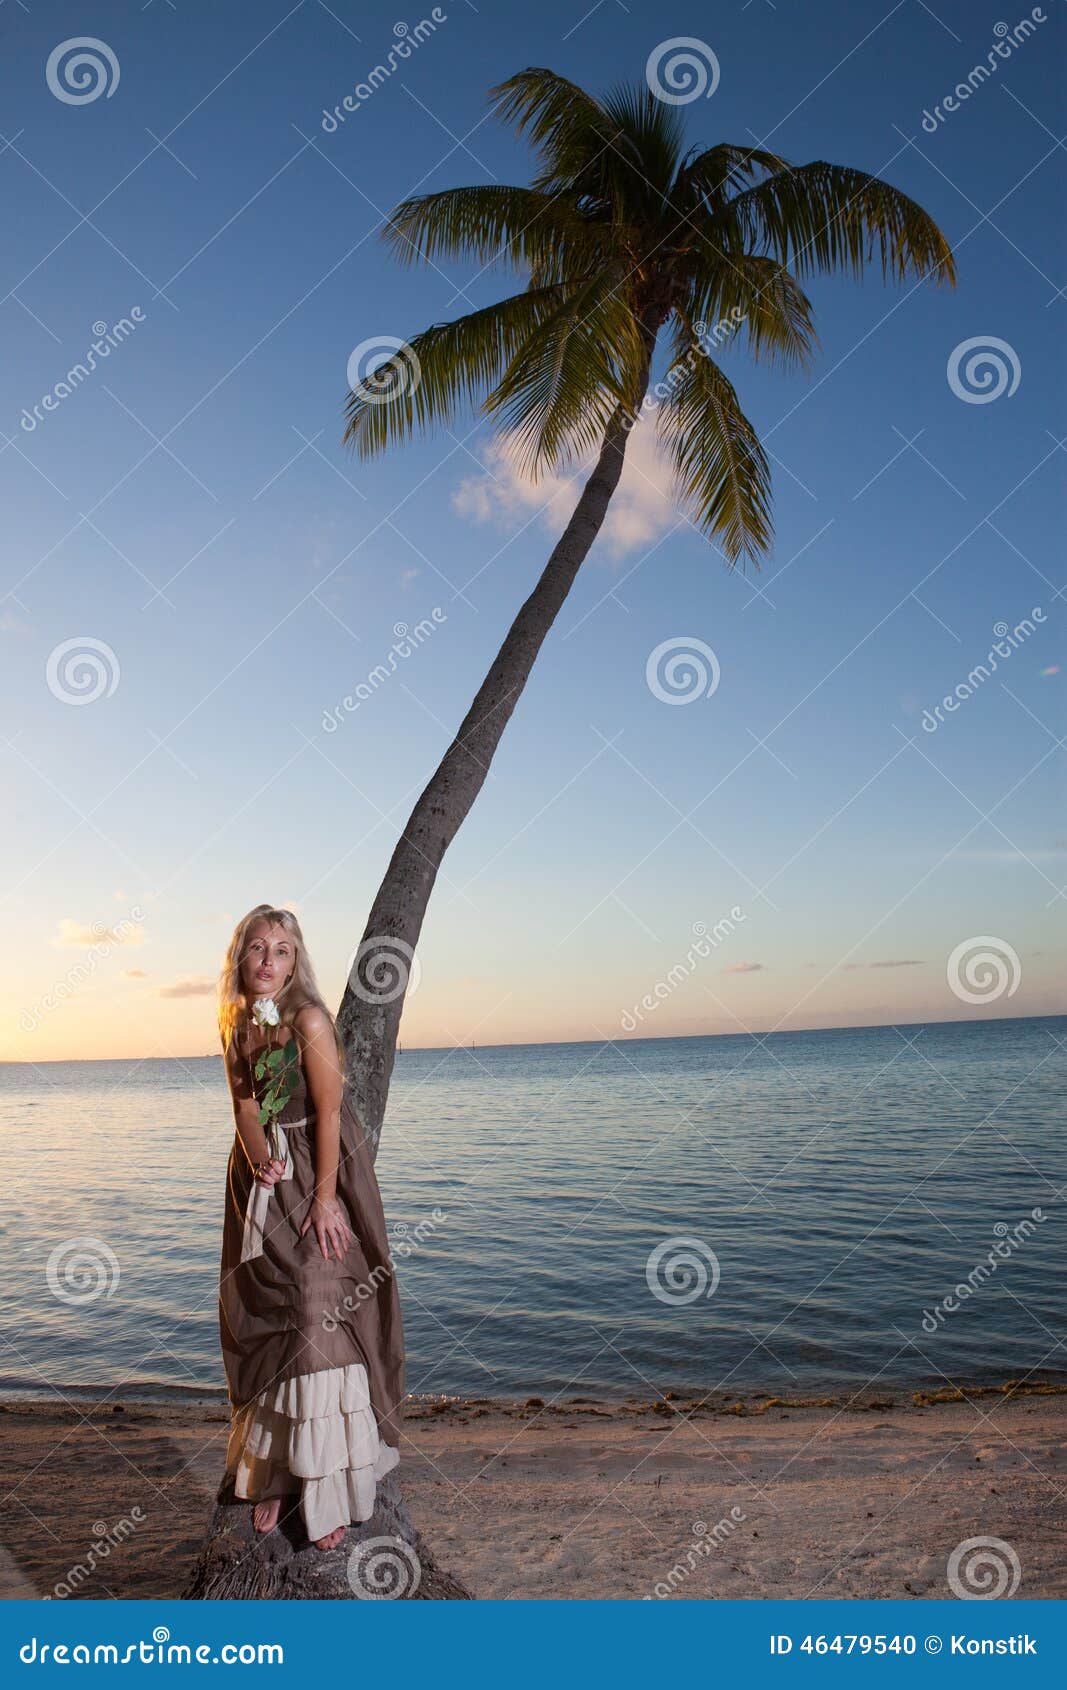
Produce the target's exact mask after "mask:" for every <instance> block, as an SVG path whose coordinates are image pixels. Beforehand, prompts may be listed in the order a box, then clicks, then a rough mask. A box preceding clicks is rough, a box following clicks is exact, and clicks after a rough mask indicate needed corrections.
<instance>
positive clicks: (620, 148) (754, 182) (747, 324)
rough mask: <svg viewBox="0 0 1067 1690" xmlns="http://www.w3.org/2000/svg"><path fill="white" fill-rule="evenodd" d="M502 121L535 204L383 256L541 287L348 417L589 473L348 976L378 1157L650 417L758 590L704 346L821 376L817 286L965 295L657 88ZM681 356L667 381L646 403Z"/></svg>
mask: <svg viewBox="0 0 1067 1690" xmlns="http://www.w3.org/2000/svg"><path fill="white" fill-rule="evenodd" d="M492 98H493V100H494V102H495V107H496V111H497V114H498V115H499V116H500V117H502V118H504V119H506V120H511V121H513V122H514V123H515V125H516V126H517V128H518V130H519V131H520V133H522V134H524V135H526V136H527V137H528V138H529V139H530V141H531V142H532V143H533V144H534V146H535V147H536V148H537V149H538V153H539V158H538V167H537V173H536V175H535V177H534V180H533V182H532V183H531V185H530V186H529V187H527V188H514V187H500V186H493V187H474V188H452V189H448V190H446V191H444V192H441V193H431V194H420V195H418V196H417V197H415V198H413V199H407V200H404V201H402V203H401V204H400V205H398V206H397V208H396V210H395V211H394V212H393V214H392V216H391V217H390V219H389V220H388V223H387V224H386V227H385V230H384V234H385V237H386V238H387V240H388V241H389V243H390V244H391V245H392V247H393V250H394V251H395V252H396V254H397V255H398V256H399V257H400V258H401V259H402V260H404V261H406V262H412V263H413V262H416V261H419V260H423V261H434V262H436V261H438V260H442V259H443V260H447V259H452V258H457V257H459V256H460V255H469V256H470V257H472V258H473V259H474V260H475V261H477V262H478V263H480V264H481V265H482V266H484V267H489V266H490V265H493V264H501V265H504V266H507V267H510V268H511V269H513V270H516V271H518V272H519V273H520V275H521V276H522V277H524V279H525V286H524V287H523V289H522V291H521V292H519V293H513V294H511V295H509V297H508V298H506V299H503V300H501V301H500V302H499V303H498V304H495V305H489V306H486V307H485V309H484V310H480V311H473V312H471V313H470V314H469V315H468V316H465V317H460V318H458V319H457V320H456V321H455V322H450V323H434V324H432V325H431V326H430V327H429V328H428V329H424V330H423V332H422V333H421V334H418V335H416V336H415V337H414V338H413V339H412V340H411V341H410V342H409V343H407V344H406V345H405V346H403V347H402V348H401V349H400V350H399V351H398V352H397V353H396V354H395V355H394V356H392V357H390V358H388V359H386V360H385V361H384V362H383V363H381V364H379V365H378V367H377V368H376V369H375V370H374V371H373V373H372V374H371V375H370V376H369V377H368V378H367V379H366V380H365V381H363V382H362V384H361V385H360V386H359V387H357V388H356V389H354V390H353V391H352V392H351V393H350V395H349V398H348V404H347V426H346V429H345V439H346V440H347V441H348V442H349V443H350V444H351V445H352V446H353V447H354V448H355V449H356V450H357V451H358V452H359V453H360V454H362V455H363V456H364V457H370V456H372V455H373V454H375V453H379V452H382V451H384V450H385V449H386V448H387V447H388V446H391V445H394V444H397V443H399V442H401V441H404V440H407V439H408V438H410V437H411V436H412V435H413V434H414V433H415V432H416V430H421V429H424V428H428V427H432V426H434V425H446V424H450V423H451V422H452V421H453V419H454V418H455V416H456V413H457V412H458V411H459V410H460V408H461V407H465V406H468V405H470V404H472V403H478V402H480V404H481V409H482V412H483V414H484V415H485V416H486V417H487V418H488V419H489V420H490V421H491V422H492V423H493V424H494V425H495V426H496V427H497V428H498V429H500V430H501V431H503V432H504V433H505V434H506V435H507V436H508V437H509V440H510V442H511V446H512V449H513V451H514V453H515V454H516V457H517V460H518V463H519V466H520V467H521V468H524V469H525V470H527V471H528V472H530V473H531V474H532V475H535V476H536V475H537V474H539V473H540V472H542V471H544V470H547V469H554V468H558V467H560V466H561V465H567V464H573V463H574V462H575V461H576V460H577V461H579V462H580V461H582V460H583V459H585V458H587V457H589V456H591V455H592V454H593V453H596V461H595V464H594V466H593V468H592V471H591V473H590V474H589V477H588V479H587V481H586V483H585V486H584V488H583V490H582V494H581V497H580V498H579V500H578V504H577V507H576V509H575V511H574V514H573V516H572V517H571V519H570V521H569V522H568V524H567V526H566V528H565V529H564V531H563V533H562V534H561V536H560V538H559V540H558V541H557V543H556V546H555V547H554V549H553V551H552V555H551V556H550V558H549V560H548V563H547V564H546V565H545V569H544V572H543V573H542V575H541V577H540V579H539V581H538V582H537V585H536V586H535V588H534V590H533V592H532V593H531V594H530V596H529V598H528V599H527V600H526V602H525V604H524V605H523V606H522V608H521V609H520V610H519V613H518V615H517V616H516V617H515V620H514V622H513V623H512V625H511V627H510V629H509V630H508V633H507V636H506V638H505V640H504V643H503V645H502V646H501V648H500V651H499V652H498V654H497V657H496V659H495V661H494V663H493V665H492V667H491V668H490V670H489V673H488V674H487V675H486V677H485V680H484V681H483V682H482V685H481V687H480V688H479V690H478V693H477V695H476V697H475V699H474V702H473V703H472V705H471V707H470V709H469V710H468V712H467V715H466V716H465V718H464V720H463V722H462V724H461V726H460V728H459V731H458V733H457V734H456V737H455V739H454V740H453V741H452V743H451V745H450V746H449V748H448V750H447V751H446V752H445V754H444V756H443V758H442V759H441V762H440V764H439V765H438V767H437V770H436V771H435V773H434V774H433V776H432V778H431V779H430V781H429V783H428V784H427V786H426V787H425V789H424V790H423V792H422V794H421V796H420V797H419V799H418V802H417V803H416V805H415V807H414V809H413V810H412V812H411V815H410V817H409V819H408V823H407V826H406V827H405V828H404V832H403V834H402V836H401V838H400V841H399V843H398V844H397V847H396V849H395V851H394V852H393V856H392V860H391V861H390V863H389V867H388V870H387V872H386V875H385V878H384V880H383V881H382V884H381V887H380V888H379V891H378V895H377V897H376V898H375V901H374V905H373V908H372V910H371V914H370V918H369V920H368V923H367V926H366V929H365V931H364V936H363V941H362V944H361V945H360V948H359V952H358V953H357V955H358V958H359V960H358V962H357V964H356V965H355V966H354V967H353V969H352V971H351V972H350V976H349V982H348V986H347V988H346V990H345V994H344V998H343V1000H342V1003H341V1006H340V1010H339V1012H338V1021H339V1026H340V1029H341V1032H342V1036H343V1037H344V1040H345V1045H346V1049H347V1051H348V1053H349V1056H350V1058H351V1062H350V1067H351V1071H352V1073H353V1076H354V1078H353V1081H352V1084H351V1090H350V1096H351V1101H352V1103H353V1105H354V1107H355V1109H356V1113H357V1115H358V1116H359V1117H360V1118H361V1119H362V1121H363V1123H364V1126H365V1130H366V1133H367V1136H368V1139H369V1140H370V1142H371V1146H372V1150H375V1151H376V1149H377V1145H378V1141H379V1137H380V1133H381V1126H382V1119H383V1116H384V1113H385V1104H386V1098H387V1095H388V1089H389V1080H390V1076H391V1073H392V1067H393V1060H394V1052H395V1046H396V1038H397V1032H398V1029H399V1025H400V1016H401V1011H402V1009H403V1003H404V994H405V991H406V989H407V971H408V964H409V962H410V958H411V956H412V953H413V952H414V949H415V946H416V944H417V943H418V939H419V934H420V932H421V930H422V923H423V918H424V916H425V913H426V906H427V903H428V901H429V897H430V893H431V891H432V890H433V885H434V880H435V879H436V876H437V872H438V869H439V868H440V866H441V862H442V859H443V857H444V854H445V852H446V851H447V849H448V846H449V845H450V843H451V841H452V839H453V838H454V837H455V834H456V832H457V830H458V828H459V827H460V824H461V823H462V822H463V820H464V819H465V817H466V816H467V814H468V812H469V810H470V808H471V806H472V804H473V803H474V800H475V798H476V797H477V796H478V793H479V791H480V790H481V787H482V784H483V782H484V780H485V778H486V775H487V774H488V771H489V765H490V762H491V761H492V758H493V754H494V752H495V751H496V748H497V745H498V744H499V741H500V736H501V734H502V733H503V731H504V729H505V727H506V726H507V723H508V720H509V718H510V716H511V713H512V711H513V710H514V709H515V706H516V704H517V703H518V700H519V697H520V695H521V693H522V690H523V687H524V686H525V685H526V681H527V679H528V678H529V674H530V671H531V669H532V667H533V664H534V661H535V659H536V657H537V654H538V652H539V651H540V649H541V646H542V645H543V643H544V640H545V637H546V635H547V634H548V631H549V629H550V628H551V627H552V624H553V622H554V621H555V618H556V616H557V615H558V614H559V610H560V608H561V606H562V604H563V602H564V600H565V599H566V597H567V594H568V593H569V591H570V589H571V586H572V585H573V583H574V578H575V576H576V575H577V573H578V570H579V569H580V567H581V565H582V563H583V562H584V560H585V557H586V555H587V553H588V551H589V548H590V547H591V546H592V544H593V542H594V540H595V539H596V537H597V535H598V533H599V532H600V528H601V526H602V524H603V522H604V518H605V515H606V513H607V509H608V504H609V501H610V499H611V496H612V494H613V493H614V491H615V489H616V487H617V486H618V483H619V477H620V475H621V473H622V467H623V458H624V454H625V451H626V445H627V440H628V437H629V433H630V430H631V428H632V427H633V425H634V423H635V421H636V420H637V419H638V418H639V417H640V416H641V414H642V413H643V412H648V411H650V410H651V411H652V413H653V414H654V418H655V423H656V426H657V429H658V434H659V439H660V441H661V442H662V446H663V448H664V451H665V452H666V454H667V455H668V457H669V460H670V463H671V464H672V466H673V470H674V474H675V482H676V492H677V496H678V499H679V501H680V503H681V504H682V506H683V508H684V509H686V510H687V511H688V512H689V514H690V516H691V518H692V520H693V522H694V523H695V524H696V525H697V526H698V527H699V528H700V529H701V530H702V531H703V532H704V533H705V534H706V535H707V536H708V538H709V540H711V541H712V542H714V543H717V544H718V546H719V547H720V549H721V552H722V554H723V556H724V558H725V561H726V563H727V565H728V566H729V567H732V566H734V565H736V564H737V563H742V564H743V563H744V562H745V561H746V560H750V561H752V563H753V564H754V565H756V566H758V561H759V558H760V556H761V554H762V553H764V552H765V551H766V549H767V547H768V545H769V543H770V539H771V532H772V529H771V517H770V503H771V492H770V471H769V467H768V464H767V458H766V454H765V453H764V451H763V448H762V446H761V445H760V442H759V438H758V436H757V434H756V431H755V429H754V428H753V426H752V424H751V423H750V422H749V421H748V419H747V417H746V416H745V414H744V412H743V410H742V409H741V403H740V401H739V399H738V396H737V393H736V392H735V390H734V388H733V386H732V384H731V383H730V382H729V381H728V380H727V378H726V376H725V375H724V374H723V372H722V370H721V369H720V368H719V366H718V364H717V363H716V362H715V361H714V359H713V358H712V357H711V355H710V348H709V340H708V334H707V331H706V325H709V324H719V323H725V324H735V323H740V324H741V325H742V332H743V333H744V335H745V336H746V337H747V342H748V347H749V349H750V351H751V352H752V354H753V356H754V357H756V358H757V359H771V360H778V361H780V362H782V363H784V364H794V365H804V364H806V363H807V362H808V361H809V360H810V358H811V356H812V354H813V352H814V350H815V347H816V344H817V343H816V335H815V328H814V324H813V321H812V311H811V304H810V301H809V300H808V298H807V296H806V295H805V293H804V290H803V288H802V286H801V283H802V281H803V279H804V278H805V277H807V276H810V275H814V274H817V273H820V272H832V271H836V270H843V271H845V272H846V273H847V274H850V275H852V276H859V275H861V274H862V272H863V270H864V269H865V267H866V266H867V265H868V264H870V263H872V262H876V263H879V264H880V265H881V270H882V277H883V280H888V279H893V280H894V281H903V280H905V279H906V278H907V277H909V276H916V277H926V276H929V277H931V278H933V280H934V281H936V282H954V280H955V269H954V265H953V260H952V254H951V251H950V250H949V247H948V244H947V242H946V241H945V238H944V236H943V235H942V234H941V231H940V230H939V229H938V227H937V225H936V223H934V221H933V219H932V218H931V217H930V216H929V215H928V214H927V213H926V212H925V211H924V210H923V209H922V207H921V206H919V205H917V204H916V203H915V201H914V200H911V199H909V198H908V197H907V196H906V195H905V194H902V193H901V192H900V191H899V190H898V189H897V188H893V187H890V185H889V184H888V183H887V182H883V181H881V180H880V179H879V178H878V177H876V176H868V175H867V174H866V173H865V172H864V171H861V170H854V169H851V168H849V167H848V166H846V165H838V164H824V163H816V164H804V165H799V166H793V165H789V164H787V163H786V161H785V160H784V159H782V158H779V157H778V156H777V154H775V153H770V152H765V151H763V150H761V149H759V148H756V147H739V146H732V145H730V144H729V143H720V144H719V145H717V146H713V147H709V148H706V149H700V148H696V149H692V150H690V151H688V152H687V151H686V150H685V136H684V126H683V122H682V118H681V114H680V112H679V108H678V107H677V106H676V105H673V104H665V103H664V102H663V101H661V100H660V99H658V98H657V97H656V96H655V94H654V93H653V92H651V91H650V90H649V89H646V88H645V87H644V86H641V87H637V88H621V89H618V90H616V91H615V92H614V93H612V94H610V95H608V96H607V97H606V98H603V99H595V98H594V97H593V95H591V94H587V93H586V92H585V91H584V89H582V88H579V87H577V86H576V85H575V84H574V83H573V82H568V81H567V80H566V78H564V77H562V76H557V75H556V74H555V73H554V72H553V71H550V70H537V69H533V70H524V71H520V72H519V74H518V75H517V76H513V77H510V78H509V79H508V80H507V81H506V82H504V83H502V84H501V85H500V86H499V87H498V88H496V89H494V90H493V95H492ZM664 332H666V334H667V336H668V337H669V338H668V350H667V358H668V364H667V369H666V371H665V374H664V377H663V379H662V380H661V381H660V382H659V383H657V385H656V389H655V392H654V394H653V395H649V393H648V388H649V381H650V375H651V368H652V359H653V354H654V352H655V349H656V346H657V341H658V339H659V336H660V335H661V334H662V333H664ZM650 400H652V401H653V404H652V405H651V406H650V404H649V401H650Z"/></svg>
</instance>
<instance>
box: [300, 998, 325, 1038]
mask: <svg viewBox="0 0 1067 1690" xmlns="http://www.w3.org/2000/svg"><path fill="white" fill-rule="evenodd" d="M292 1026H293V1030H294V1032H297V1033H299V1034H300V1036H301V1038H304V1039H315V1038H318V1036H319V1035H320V1033H332V1030H333V1022H332V1021H331V1020H330V1017H329V1015H328V1014H327V1012H326V1010H325V1009H323V1008H322V1007H321V1005H319V1004H317V1003H305V1004H303V1005H302V1006H301V1008H300V1009H297V1010H294V1012H293V1015H292Z"/></svg>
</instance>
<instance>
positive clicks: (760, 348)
mask: <svg viewBox="0 0 1067 1690" xmlns="http://www.w3.org/2000/svg"><path fill="white" fill-rule="evenodd" d="M697 251H698V255H699V257H701V258H703V260H704V262H703V263H699V262H698V263H697V264H696V265H695V267H694V271H693V276H692V280H691V282H690V285H689V289H688V301H687V313H688V316H689V318H690V320H691V321H693V322H694V324H696V323H697V320H698V319H699V321H700V322H702V323H703V324H704V325H705V329H704V331H703V333H702V331H701V330H700V329H699V327H698V328H697V333H698V334H701V338H702V339H706V337H707V334H708V333H712V334H716V333H717V343H718V340H719V339H722V338H725V339H732V338H733V336H734V334H735V333H738V332H741V333H743V334H744V336H745V338H746V339H747V341H748V345H749V347H750V349H751V351H752V353H753V356H754V357H756V358H758V359H765V360H767V361H768V362H772V363H773V362H780V363H783V364H798V365H804V364H807V363H809V362H810V360H811V358H812V356H813V355H814V353H815V350H816V348H817V347H818V344H819V337H818V335H817V333H816V330H815V319H814V316H813V313H812V305H811V301H810V299H809V298H808V296H807V294H806V293H805V292H804V290H803V289H802V288H801V286H800V284H799V283H798V282H797V280H796V278H795V277H794V276H792V275H790V273H789V271H788V270H787V269H786V268H785V266H784V264H779V263H778V261H777V260H776V259H774V258H754V257H752V256H751V254H749V253H740V254H724V253H722V252H721V251H719V250H718V249H717V248H715V247H714V246H713V245H712V243H711V242H706V243H701V244H700V245H699V246H698V248H697Z"/></svg>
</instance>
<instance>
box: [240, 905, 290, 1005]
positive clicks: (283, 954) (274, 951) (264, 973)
mask: <svg viewBox="0 0 1067 1690" xmlns="http://www.w3.org/2000/svg"><path fill="white" fill-rule="evenodd" d="M295 965H296V950H295V947H294V945H293V940H292V935H291V934H289V933H287V932H286V930H285V928H284V927H279V926H277V925H275V926H271V925H270V923H269V922H268V921H266V920H263V921H257V922H255V923H254V924H253V926H252V927H251V928H250V929H249V933H248V938H247V940H246V941H245V950H244V956H243V957H242V958H241V985H242V987H243V989H244V991H245V992H246V993H247V994H248V996H249V997H250V998H273V997H277V995H278V993H279V992H280V991H281V990H282V987H283V986H285V985H286V984H287V983H288V981H289V980H290V978H291V977H292V973H293V968H294V967H295Z"/></svg>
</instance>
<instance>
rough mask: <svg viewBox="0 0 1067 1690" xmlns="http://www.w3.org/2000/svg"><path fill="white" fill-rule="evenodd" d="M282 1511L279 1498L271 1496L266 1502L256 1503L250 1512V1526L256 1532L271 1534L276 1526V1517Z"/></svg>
mask: <svg viewBox="0 0 1067 1690" xmlns="http://www.w3.org/2000/svg"><path fill="white" fill-rule="evenodd" d="M281 1511H282V1499H281V1497H280V1496H272V1497H271V1498H270V1500H269V1501H267V1502H257V1503H256V1506H255V1507H254V1508H253V1510H252V1524H253V1526H254V1527H255V1528H256V1531H257V1532H272V1531H273V1530H274V1528H275V1526H276V1525H277V1524H278V1516H279V1514H280V1513H281Z"/></svg>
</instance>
